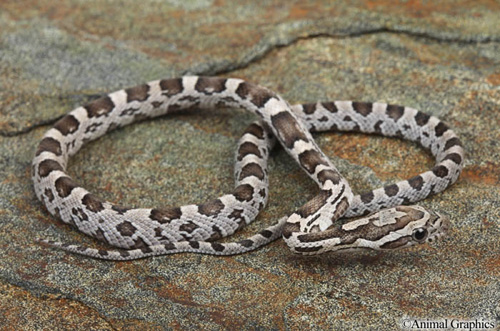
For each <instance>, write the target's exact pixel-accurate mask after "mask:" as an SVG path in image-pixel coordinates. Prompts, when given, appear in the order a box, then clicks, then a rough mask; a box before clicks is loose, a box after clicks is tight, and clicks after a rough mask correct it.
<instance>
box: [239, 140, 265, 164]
mask: <svg viewBox="0 0 500 331" xmlns="http://www.w3.org/2000/svg"><path fill="white" fill-rule="evenodd" d="M248 154H253V155H257V156H258V157H259V158H262V155H261V153H260V150H259V147H257V145H255V144H254V143H251V142H248V141H247V142H244V143H243V144H241V145H240V147H239V149H238V157H237V159H238V161H241V160H243V158H244V157H245V156H247V155H248Z"/></svg>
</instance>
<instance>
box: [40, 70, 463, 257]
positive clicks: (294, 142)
mask: <svg viewBox="0 0 500 331" xmlns="http://www.w3.org/2000/svg"><path fill="white" fill-rule="evenodd" d="M223 106H224V107H231V108H243V109H246V110H249V111H251V112H253V113H255V114H257V115H259V116H260V117H261V121H262V122H255V123H253V124H252V125H251V126H250V127H249V128H248V129H247V130H246V131H245V134H244V135H243V137H242V138H241V140H240V142H239V145H238V152H237V157H236V167H235V169H236V170H235V175H236V188H235V190H234V192H233V193H232V194H226V195H224V196H222V197H220V198H217V199H213V200H210V201H207V202H205V203H203V204H200V205H187V206H182V207H168V208H153V209H145V208H128V207H123V206H119V205H115V204H113V203H111V202H108V201H103V200H101V199H100V198H98V197H97V196H96V195H94V194H92V193H89V192H88V191H87V190H85V189H84V188H83V187H81V186H80V185H78V184H77V183H76V182H75V181H73V179H71V178H70V177H69V176H68V175H67V174H66V165H67V163H68V159H69V157H70V156H72V155H74V154H75V153H76V152H78V150H79V149H80V148H81V147H82V146H83V145H84V144H85V143H86V142H88V141H91V140H94V139H97V138H99V137H101V136H102V135H104V134H105V133H107V132H109V131H111V130H113V129H115V128H118V127H122V126H125V125H128V124H130V123H132V122H134V121H137V120H140V119H144V118H153V117H157V116H160V115H164V114H167V113H170V112H178V111H181V110H183V109H187V108H192V107H196V108H200V109H210V108H219V107H223ZM326 130H340V131H358V132H364V133H374V134H380V135H384V136H391V137H399V138H404V139H408V140H411V141H415V142H418V143H419V144H420V145H422V146H423V147H425V148H427V149H429V150H430V151H431V153H432V154H433V155H434V156H435V158H436V161H437V163H436V165H435V166H434V167H433V168H432V169H431V170H429V171H426V172H424V173H422V174H420V175H417V176H415V177H413V178H411V179H408V180H403V181H400V182H398V183H395V184H392V185H389V186H386V187H383V188H379V189H376V190H373V191H371V192H367V193H365V194H362V195H356V196H354V195H353V193H352V192H351V189H350V186H349V184H348V182H347V181H346V180H345V179H344V178H343V177H342V176H341V175H340V173H339V172H338V171H337V169H336V168H335V166H334V165H333V164H332V163H331V162H330V160H329V159H328V157H326V156H325V155H324V154H323V152H322V151H321V150H320V149H319V148H318V146H317V145H316V143H315V141H314V140H313V138H312V136H311V134H310V132H309V131H326ZM275 140H277V141H278V142H279V143H280V144H281V145H282V146H283V148H284V149H285V150H286V151H287V152H288V154H290V155H291V156H292V157H293V159H294V160H295V161H296V162H297V163H298V164H299V165H300V166H301V167H302V169H303V170H304V171H305V172H306V173H307V174H308V175H309V176H310V177H311V178H312V179H313V180H314V181H315V182H316V183H317V184H318V186H319V187H320V192H319V193H318V194H317V195H316V196H315V197H314V198H313V199H311V200H310V201H308V202H307V203H306V204H305V205H303V206H302V207H301V208H300V209H298V210H297V211H296V212H294V213H293V214H292V215H291V216H289V217H284V218H282V219H280V220H279V221H278V223H277V224H275V225H273V226H271V227H268V228H267V229H265V230H263V231H261V232H259V233H258V234H256V235H254V236H252V237H250V238H247V239H244V240H241V241H238V242H233V243H217V242H213V241H214V240H216V239H219V238H222V237H226V236H229V235H231V234H233V233H234V232H235V231H236V230H237V229H238V228H240V227H241V226H242V225H244V224H247V223H250V222H251V221H252V220H253V219H254V218H255V217H256V215H257V214H258V212H259V211H260V210H261V209H262V208H263V207H264V206H265V204H266V202H267V197H268V185H267V184H268V179H267V168H266V167H267V158H268V155H269V151H270V149H271V148H272V146H273V144H274V141H275ZM463 160H464V151H463V148H462V145H461V143H460V141H459V139H458V138H457V136H456V135H455V133H454V132H453V131H452V130H451V129H449V128H448V127H447V126H446V125H445V124H444V123H443V122H441V121H440V120H439V119H437V118H436V117H433V116H429V115H426V114H424V113H422V112H419V111H417V110H415V109H412V108H408V107H401V106H394V105H387V104H384V103H363V102H351V101H335V102H325V103H316V104H306V105H296V106H292V107H290V106H289V105H288V103H287V102H286V101H285V100H284V99H283V98H281V97H280V96H279V95H277V94H275V93H273V92H271V91H269V90H268V89H265V88H263V87H260V86H257V85H253V84H251V83H248V82H245V81H243V80H240V79H226V78H218V77H195V76H185V77H182V78H176V79H166V80H159V81H153V82H149V83H147V84H143V85H140V86H137V87H133V88H129V89H126V90H120V91H117V92H113V93H111V94H109V95H107V96H104V97H102V98H100V99H97V100H95V101H93V102H91V103H89V104H88V105H86V106H83V107H79V108H76V109H75V110H73V111H72V112H70V113H69V114H67V115H66V116H64V117H63V118H62V119H61V120H59V121H58V122H57V123H56V124H55V125H54V127H53V128H52V129H50V130H49V131H48V132H47V133H46V134H45V135H44V137H43V139H42V141H41V142H40V144H39V146H38V149H37V151H36V153H35V157H34V160H33V167H32V177H33V182H34V188H35V192H36V195H37V197H38V199H40V200H41V201H42V202H43V204H44V205H45V206H46V208H47V210H48V211H49V212H50V213H51V214H52V215H53V216H55V217H57V218H59V219H60V220H62V221H63V222H65V223H68V224H71V225H73V226H75V227H76V228H77V229H78V230H79V231H81V232H83V233H85V234H87V235H89V236H92V237H94V238H96V239H98V240H100V241H103V242H105V243H108V244H109V245H112V246H114V247H117V249H114V250H99V249H94V248H88V247H83V246H78V245H70V244H64V243H60V242H54V241H49V240H45V239H41V240H40V241H41V242H44V243H47V244H49V245H52V246H56V247H59V248H62V249H64V250H66V251H70V252H75V253H78V254H82V255H87V256H91V257H95V258H101V259H109V260H131V259H137V258H143V257H147V256H153V255H162V254H170V253H178V252H197V253H206V254H215V255H232V254H239V253H244V252H247V251H250V250H253V249H256V248H258V247H260V246H263V245H265V244H267V243H269V242H271V241H273V240H275V239H276V238H279V237H280V236H283V238H284V240H285V241H286V243H287V244H288V245H289V246H290V248H291V250H292V251H293V252H295V253H299V254H306V255H310V254H320V253H324V252H328V251H338V250H346V249H350V250H352V249H363V248H369V249H376V250H390V249H396V248H402V247H407V246H411V245H413V244H416V243H422V242H427V241H433V240H435V239H437V238H439V237H440V236H441V235H442V234H443V233H444V232H445V231H446V229H447V227H448V225H449V221H448V220H447V218H446V217H444V216H442V215H440V214H439V213H436V212H432V211H430V210H427V209H425V208H423V207H419V206H401V205H407V204H411V203H414V202H416V201H419V200H421V199H423V198H425V197H427V196H428V195H430V194H433V193H438V192H441V191H443V190H444V189H445V188H446V187H448V186H449V185H451V184H453V183H454V182H455V181H456V180H457V178H458V176H459V174H460V172H461V169H462V165H463ZM383 208H386V209H383ZM381 209H382V210H381ZM379 210H380V211H379ZM377 211H379V212H377ZM373 212H377V213H374V214H370V215H368V216H364V217H362V218H359V219H356V220H352V221H349V222H347V223H345V224H343V225H341V226H334V224H333V223H334V221H335V220H337V219H339V218H340V217H342V216H345V217H348V218H350V217H355V216H360V215H367V214H369V213H373Z"/></svg>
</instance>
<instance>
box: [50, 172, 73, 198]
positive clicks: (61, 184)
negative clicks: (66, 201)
mask: <svg viewBox="0 0 500 331" xmlns="http://www.w3.org/2000/svg"><path fill="white" fill-rule="evenodd" d="M55 187H56V191H57V194H58V195H59V196H60V197H61V198H66V197H67V196H68V195H70V194H71V191H72V190H73V189H74V188H75V187H77V185H76V183H75V182H74V181H73V180H72V179H71V178H69V177H59V178H58V179H57V180H56V182H55Z"/></svg>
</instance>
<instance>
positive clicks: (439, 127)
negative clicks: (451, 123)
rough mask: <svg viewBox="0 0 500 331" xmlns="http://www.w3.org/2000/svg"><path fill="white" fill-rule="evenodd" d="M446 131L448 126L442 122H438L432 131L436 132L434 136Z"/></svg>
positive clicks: (439, 135)
mask: <svg viewBox="0 0 500 331" xmlns="http://www.w3.org/2000/svg"><path fill="white" fill-rule="evenodd" d="M446 131H448V126H447V125H446V124H444V123H443V122H439V124H438V125H436V127H435V128H434V132H436V137H441V136H442V135H443V134H444V133H445V132H446Z"/></svg>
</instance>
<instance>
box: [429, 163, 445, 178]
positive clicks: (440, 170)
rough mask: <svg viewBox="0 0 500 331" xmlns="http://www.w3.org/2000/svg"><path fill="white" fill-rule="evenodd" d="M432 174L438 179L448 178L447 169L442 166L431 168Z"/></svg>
mask: <svg viewBox="0 0 500 331" xmlns="http://www.w3.org/2000/svg"><path fill="white" fill-rule="evenodd" d="M432 173H433V174H434V175H436V176H437V177H439V178H443V177H446V176H448V168H446V167H445V166H443V165H440V166H436V167H434V168H432Z"/></svg>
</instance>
